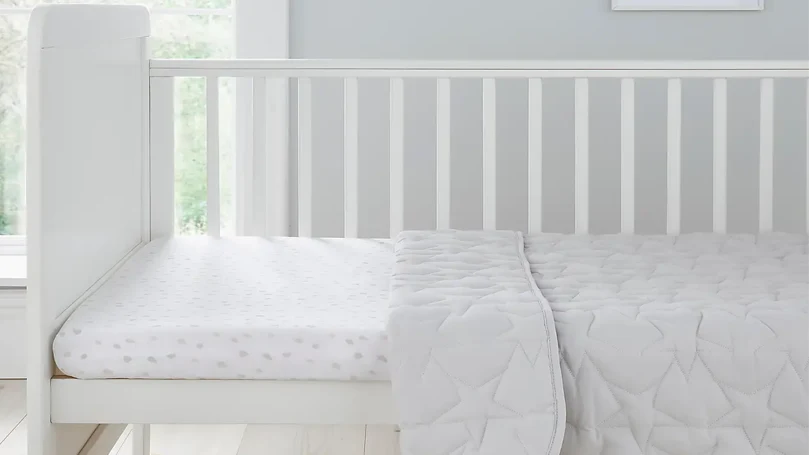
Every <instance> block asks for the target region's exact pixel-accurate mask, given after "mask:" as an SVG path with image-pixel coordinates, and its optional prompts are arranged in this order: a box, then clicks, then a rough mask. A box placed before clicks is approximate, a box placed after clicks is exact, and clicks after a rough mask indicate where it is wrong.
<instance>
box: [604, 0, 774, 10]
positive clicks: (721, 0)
mask: <svg viewBox="0 0 809 455" xmlns="http://www.w3.org/2000/svg"><path fill="white" fill-rule="evenodd" d="M612 9H613V10H614V11H761V10H763V9H764V0H612Z"/></svg>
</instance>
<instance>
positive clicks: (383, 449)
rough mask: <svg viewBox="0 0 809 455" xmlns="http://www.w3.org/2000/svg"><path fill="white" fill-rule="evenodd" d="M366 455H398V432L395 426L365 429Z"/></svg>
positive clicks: (370, 426) (376, 426)
mask: <svg viewBox="0 0 809 455" xmlns="http://www.w3.org/2000/svg"><path fill="white" fill-rule="evenodd" d="M365 454H366V455H399V454H400V451H399V432H398V431H396V426H395V425H368V426H367V427H365Z"/></svg>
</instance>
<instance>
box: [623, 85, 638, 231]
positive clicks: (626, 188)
mask: <svg viewBox="0 0 809 455" xmlns="http://www.w3.org/2000/svg"><path fill="white" fill-rule="evenodd" d="M621 232H622V233H624V234H631V233H633V232H635V80H634V79H621Z"/></svg>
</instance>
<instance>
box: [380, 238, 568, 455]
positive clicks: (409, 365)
mask: <svg viewBox="0 0 809 455" xmlns="http://www.w3.org/2000/svg"><path fill="white" fill-rule="evenodd" d="M394 254H395V257H396V261H395V263H394V266H393V279H392V282H391V314H390V320H389V323H388V333H389V335H390V344H391V351H390V358H391V367H390V370H391V385H392V390H393V399H394V401H395V403H396V408H397V412H398V422H399V427H400V428H401V437H400V441H401V449H402V455H427V454H429V455H452V454H460V453H463V454H476V455H501V454H523V455H557V454H558V453H559V450H560V447H561V445H562V435H563V433H564V423H565V403H564V396H563V393H562V373H561V364H560V361H559V349H558V346H557V344H556V333H555V330H554V325H553V314H552V313H551V308H550V306H548V302H547V301H546V300H545V298H544V297H542V295H541V294H540V293H539V289H537V285H536V283H535V282H534V279H533V278H532V277H531V272H530V269H529V266H528V260H527V259H526V256H525V248H524V243H523V237H522V234H520V233H519V232H511V231H496V232H491V231H486V232H484V231H476V232H467V231H440V232H430V231H410V232H404V233H402V234H401V235H399V237H398V238H397V240H396V247H395V251H394Z"/></svg>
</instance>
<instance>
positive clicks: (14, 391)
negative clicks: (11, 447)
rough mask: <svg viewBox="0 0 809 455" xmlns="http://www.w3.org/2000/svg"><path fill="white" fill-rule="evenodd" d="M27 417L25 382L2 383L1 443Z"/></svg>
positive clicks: (0, 402)
mask: <svg viewBox="0 0 809 455" xmlns="http://www.w3.org/2000/svg"><path fill="white" fill-rule="evenodd" d="M24 417H25V381H0V443H2V442H3V441H4V440H5V439H6V438H7V437H8V436H9V435H10V434H11V431H12V430H14V429H15V428H16V427H17V426H18V425H19V424H20V422H22V420H23V418H24Z"/></svg>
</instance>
